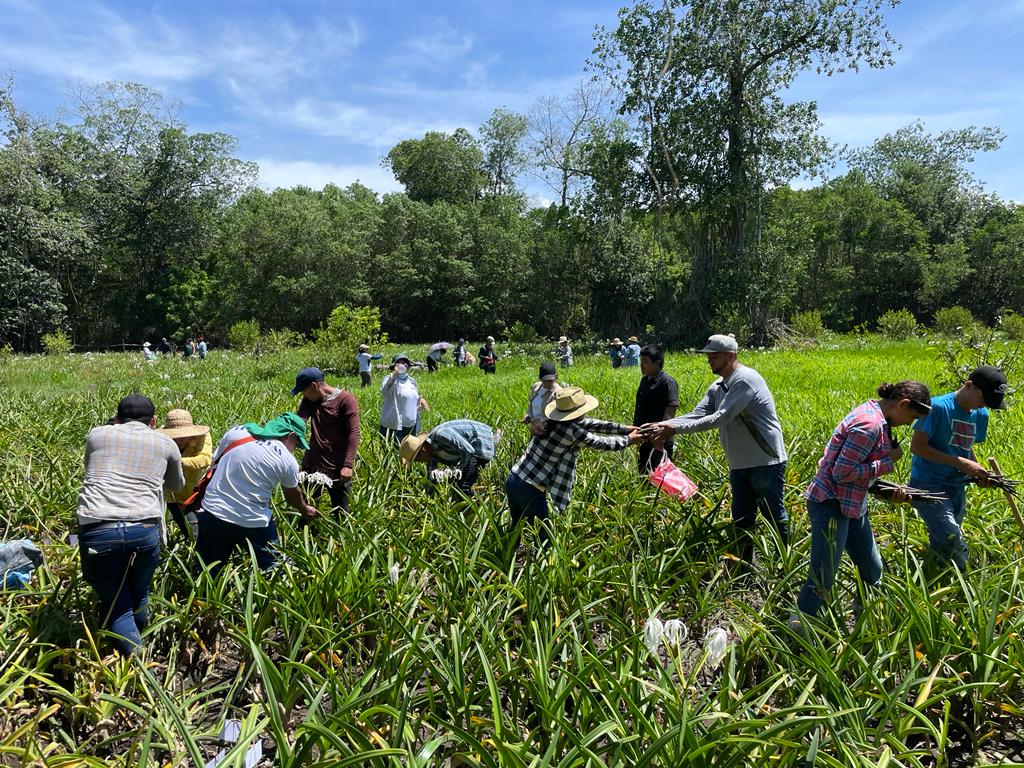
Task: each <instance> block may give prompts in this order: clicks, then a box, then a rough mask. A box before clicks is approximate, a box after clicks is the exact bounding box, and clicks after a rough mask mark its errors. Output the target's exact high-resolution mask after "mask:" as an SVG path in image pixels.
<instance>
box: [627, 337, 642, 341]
mask: <svg viewBox="0 0 1024 768" xmlns="http://www.w3.org/2000/svg"><path fill="white" fill-rule="evenodd" d="M626 341H636V342H639V341H640V339H638V338H637V337H636V336H630V337H629V338H628V339H626Z"/></svg>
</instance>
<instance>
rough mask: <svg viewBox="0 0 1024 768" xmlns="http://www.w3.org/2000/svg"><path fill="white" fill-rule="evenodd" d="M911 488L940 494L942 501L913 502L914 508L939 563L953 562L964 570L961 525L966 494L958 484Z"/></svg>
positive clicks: (964, 554) (965, 545)
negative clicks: (926, 530) (922, 523)
mask: <svg viewBox="0 0 1024 768" xmlns="http://www.w3.org/2000/svg"><path fill="white" fill-rule="evenodd" d="M914 487H915V488H920V489H921V490H924V491H933V492H936V493H941V494H943V495H944V496H945V497H946V498H945V499H943V500H942V501H915V502H914V505H913V506H914V509H915V510H917V514H918V516H919V517H920V518H921V519H922V520H923V521H924V524H925V527H926V528H927V529H928V546H929V547H930V548H931V550H932V551H933V552H934V553H935V554H937V555H938V556H939V557H940V558H941V559H942V560H943V561H947V562H948V561H950V560H952V561H953V564H954V565H956V567H957V568H959V569H960V570H961V571H965V570H967V543H966V542H965V541H964V534H963V524H964V515H965V514H966V513H967V492H966V489H965V488H964V486H962V485H939V484H934V483H915V485H914Z"/></svg>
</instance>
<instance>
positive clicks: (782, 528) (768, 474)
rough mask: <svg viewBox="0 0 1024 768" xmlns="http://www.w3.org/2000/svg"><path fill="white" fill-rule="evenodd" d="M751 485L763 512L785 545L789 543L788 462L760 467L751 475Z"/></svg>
mask: <svg viewBox="0 0 1024 768" xmlns="http://www.w3.org/2000/svg"><path fill="white" fill-rule="evenodd" d="M750 480H751V483H752V484H753V486H754V492H755V493H756V494H757V497H758V499H759V505H758V506H760V508H761V511H762V512H763V513H764V514H766V515H767V516H768V517H769V518H770V519H771V521H772V524H773V525H774V526H775V530H776V531H778V534H779V539H781V540H782V543H783V545H786V544H788V543H789V515H787V514H786V504H785V497H784V493H785V484H786V462H782V463H781V464H772V465H771V466H768V467H758V468H757V469H756V470H754V471H753V472H752V473H751V476H750Z"/></svg>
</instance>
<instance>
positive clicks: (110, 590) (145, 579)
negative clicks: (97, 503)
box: [78, 522, 160, 655]
mask: <svg viewBox="0 0 1024 768" xmlns="http://www.w3.org/2000/svg"><path fill="white" fill-rule="evenodd" d="M78 551H79V554H80V556H81V558H82V575H83V576H84V577H85V580H86V581H87V582H89V583H90V584H91V585H92V588H93V589H95V590H96V595H97V596H98V597H99V599H100V617H101V619H102V626H103V627H104V629H108V630H110V632H111V633H113V634H114V635H116V636H117V637H116V638H115V641H114V642H115V643H116V644H117V647H118V648H119V649H120V651H121V653H123V654H125V655H128V654H131V653H134V652H135V651H137V650H138V649H139V648H140V647H141V646H142V630H144V629H145V628H146V622H147V621H148V620H149V585H150V582H151V581H152V580H153V572H154V571H156V566H157V563H159V561H160V526H159V525H158V524H157V523H155V522H154V523H146V524H134V523H117V524H116V525H113V526H110V525H104V526H103V527H100V528H97V527H96V526H89V525H86V526H82V527H81V528H79V530H78Z"/></svg>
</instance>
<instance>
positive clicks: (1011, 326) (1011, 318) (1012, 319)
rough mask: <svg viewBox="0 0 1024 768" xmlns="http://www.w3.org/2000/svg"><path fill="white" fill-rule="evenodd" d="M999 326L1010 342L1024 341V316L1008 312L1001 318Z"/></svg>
mask: <svg viewBox="0 0 1024 768" xmlns="http://www.w3.org/2000/svg"><path fill="white" fill-rule="evenodd" d="M998 324H999V330H1001V331H1002V332H1003V333H1004V334H1006V338H1008V339H1010V341H1024V315H1018V314H1017V313H1016V312H1013V311H1009V310H1008V311H1006V312H1005V313H1003V315H1002V317H1000V318H999V321H998Z"/></svg>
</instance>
